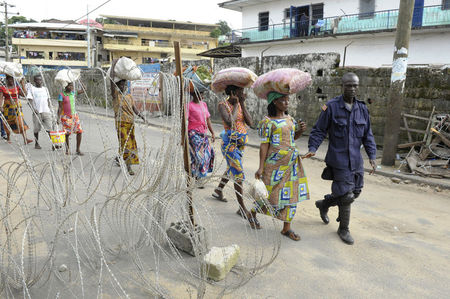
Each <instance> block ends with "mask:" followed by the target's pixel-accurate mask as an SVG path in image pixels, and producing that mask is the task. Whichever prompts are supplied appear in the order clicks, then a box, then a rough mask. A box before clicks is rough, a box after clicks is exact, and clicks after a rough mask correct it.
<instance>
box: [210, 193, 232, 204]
mask: <svg viewBox="0 0 450 299" xmlns="http://www.w3.org/2000/svg"><path fill="white" fill-rule="evenodd" d="M211 196H212V197H213V198H215V199H217V200H220V201H223V202H228V199H226V198H225V197H223V194H222V195H219V194H217V193H215V192H214V193H213V194H212V195H211Z"/></svg>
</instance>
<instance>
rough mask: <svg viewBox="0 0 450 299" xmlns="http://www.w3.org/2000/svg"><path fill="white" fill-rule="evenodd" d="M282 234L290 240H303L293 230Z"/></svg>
mask: <svg viewBox="0 0 450 299" xmlns="http://www.w3.org/2000/svg"><path fill="white" fill-rule="evenodd" d="M281 234H282V235H283V236H286V237H288V238H289V239H291V240H294V241H300V240H301V238H300V236H299V235H297V234H296V233H295V232H294V231H293V230H292V229H290V230H288V231H285V232H284V233H283V232H281Z"/></svg>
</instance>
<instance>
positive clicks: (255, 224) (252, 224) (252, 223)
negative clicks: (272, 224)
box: [248, 217, 261, 229]
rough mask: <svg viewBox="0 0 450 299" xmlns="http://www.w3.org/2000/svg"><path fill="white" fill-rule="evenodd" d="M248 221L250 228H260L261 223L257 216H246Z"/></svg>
mask: <svg viewBox="0 0 450 299" xmlns="http://www.w3.org/2000/svg"><path fill="white" fill-rule="evenodd" d="M248 222H249V223H250V227H251V228H252V229H261V223H259V221H258V219H257V218H255V217H251V218H248Z"/></svg>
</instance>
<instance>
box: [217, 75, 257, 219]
mask: <svg viewBox="0 0 450 299" xmlns="http://www.w3.org/2000/svg"><path fill="white" fill-rule="evenodd" d="M256 78H257V76H256V75H255V74H254V73H253V72H252V71H250V70H248V69H245V68H229V69H224V70H222V71H220V72H218V73H217V74H216V75H215V76H214V77H213V81H212V84H211V88H212V90H213V91H215V92H223V91H225V94H226V95H227V99H226V100H225V101H222V102H220V103H219V112H220V116H221V117H222V121H223V127H224V131H223V132H222V134H221V136H222V140H223V142H222V154H223V156H224V158H225V160H226V161H227V169H226V171H225V173H224V175H223V177H222V179H221V181H220V183H219V185H218V186H217V188H216V189H215V190H214V193H213V194H212V196H213V197H214V198H216V199H218V200H221V201H225V202H226V201H227V199H226V198H225V197H224V196H223V188H224V187H225V185H226V184H227V183H228V181H229V179H230V178H232V179H233V180H234V190H235V193H236V198H237V201H238V203H239V210H238V211H237V212H236V213H237V214H238V215H240V216H241V217H244V218H247V219H249V221H250V226H251V227H252V228H260V225H259V223H255V222H254V221H253V220H255V219H256V218H252V217H251V213H250V212H249V211H248V210H247V208H246V207H245V204H244V200H243V197H242V193H243V188H242V182H243V181H244V179H245V176H244V168H243V165H242V156H243V154H244V148H245V145H246V144H247V142H248V134H247V126H251V125H252V119H251V117H250V114H249V113H248V111H247V108H246V105H245V99H246V94H245V93H244V88H245V87H250V86H251V84H253V82H254V81H255V80H256ZM256 221H257V220H256Z"/></svg>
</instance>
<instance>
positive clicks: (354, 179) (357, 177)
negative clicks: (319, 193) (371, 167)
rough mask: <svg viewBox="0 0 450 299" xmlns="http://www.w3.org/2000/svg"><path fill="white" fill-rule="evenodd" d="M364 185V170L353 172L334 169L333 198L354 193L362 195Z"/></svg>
mask: <svg viewBox="0 0 450 299" xmlns="http://www.w3.org/2000/svg"><path fill="white" fill-rule="evenodd" d="M363 185H364V169H358V170H355V171H351V170H348V169H337V168H333V183H332V184H331V192H332V194H333V197H340V196H342V195H345V194H346V193H348V192H350V191H352V192H354V193H360V192H361V189H362V188H363Z"/></svg>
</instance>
